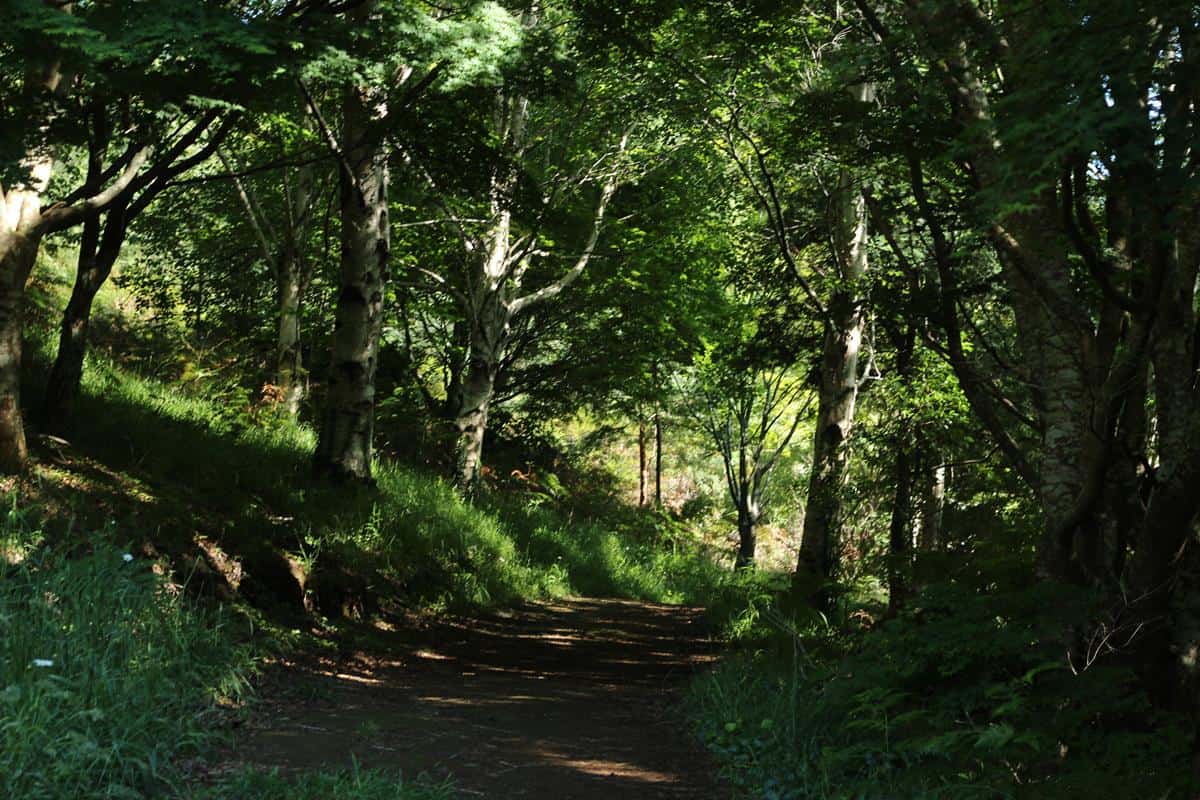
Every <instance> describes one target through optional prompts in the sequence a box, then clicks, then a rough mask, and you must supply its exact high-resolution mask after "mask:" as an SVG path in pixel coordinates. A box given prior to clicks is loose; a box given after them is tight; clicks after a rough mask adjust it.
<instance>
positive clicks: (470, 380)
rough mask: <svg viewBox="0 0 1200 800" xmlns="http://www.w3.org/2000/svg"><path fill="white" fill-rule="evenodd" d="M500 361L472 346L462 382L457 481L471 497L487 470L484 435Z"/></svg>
mask: <svg viewBox="0 0 1200 800" xmlns="http://www.w3.org/2000/svg"><path fill="white" fill-rule="evenodd" d="M496 368H497V365H496V363H495V362H494V361H493V360H492V359H491V358H489V357H488V355H487V354H486V353H480V352H477V351H475V349H474V348H472V354H471V357H470V360H469V364H468V365H467V375H466V379H465V380H464V381H463V383H462V405H461V406H460V407H459V410H458V413H457V415H456V416H455V420H454V424H455V426H456V427H457V428H458V445H457V448H456V450H457V452H456V453H455V457H456V458H455V460H456V465H457V466H456V468H457V473H456V483H457V485H458V489H459V491H460V492H462V493H463V494H464V495H466V496H467V497H473V496H474V495H475V494H476V493H477V492H478V491H479V483H480V479H481V477H482V470H483V437H484V434H485V433H486V432H487V423H488V411H489V410H490V408H491V402H492V395H493V393H494V392H495V388H496Z"/></svg>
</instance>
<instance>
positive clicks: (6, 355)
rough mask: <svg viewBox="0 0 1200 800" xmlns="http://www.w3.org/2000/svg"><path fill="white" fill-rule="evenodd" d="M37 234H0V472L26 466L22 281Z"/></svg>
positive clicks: (30, 267) (34, 251)
mask: <svg viewBox="0 0 1200 800" xmlns="http://www.w3.org/2000/svg"><path fill="white" fill-rule="evenodd" d="M40 238H41V236H40V234H38V233H34V234H33V235H29V236H25V235H22V234H21V233H14V234H9V235H2V234H0V247H3V249H2V250H0V472H4V473H15V472H20V471H21V470H23V469H24V468H25V461H26V459H27V458H28V456H29V449H28V446H27V445H26V442H25V424H24V421H23V419H22V417H21V330H22V321H23V312H24V308H23V306H24V301H25V281H26V280H27V279H28V278H29V273H30V272H31V271H32V270H33V265H34V262H35V261H36V260H37V252H38V245H39V244H40V241H39V240H40Z"/></svg>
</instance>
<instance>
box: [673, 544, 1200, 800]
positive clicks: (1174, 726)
mask: <svg viewBox="0 0 1200 800" xmlns="http://www.w3.org/2000/svg"><path fill="white" fill-rule="evenodd" d="M946 566H947V565H946V564H943V565H942V567H943V568H945V567H946ZM966 576H967V573H966V572H964V573H963V579H962V580H957V581H954V582H946V583H938V584H932V585H930V586H928V587H927V588H926V589H925V590H924V591H923V592H922V593H921V594H920V595H918V596H916V597H914V598H912V602H911V604H910V605H909V606H908V608H907V609H906V611H905V612H904V614H903V615H901V616H900V617H899V618H896V619H892V620H888V621H886V622H884V623H882V624H881V625H880V626H879V627H878V628H877V629H875V630H872V631H870V632H867V633H860V634H857V635H848V634H844V633H843V634H836V635H835V634H833V633H832V632H831V631H830V629H827V628H823V627H821V626H818V627H815V628H812V627H810V628H806V629H802V630H800V631H796V630H795V629H792V630H791V631H784V633H785V634H786V635H785V636H783V637H782V638H778V639H777V641H776V645H775V647H774V648H772V649H768V650H767V651H759V652H757V653H753V654H749V653H747V654H743V655H741V656H739V657H736V658H734V659H732V660H731V661H729V662H728V663H726V664H723V665H722V666H720V667H718V668H717V669H716V670H714V671H713V672H712V673H711V674H709V675H707V676H704V677H702V678H700V679H698V680H697V681H696V682H695V684H694V685H693V688H692V692H691V696H690V706H691V708H692V710H693V712H694V714H695V716H696V719H697V723H698V726H699V729H700V731H701V733H702V735H703V737H704V738H705V740H706V741H707V742H708V744H709V746H710V747H711V748H712V749H713V750H714V752H716V753H717V755H718V756H719V757H720V758H721V760H722V762H723V763H724V764H725V765H726V768H727V770H728V771H729V774H730V776H731V777H732V778H733V780H734V781H735V782H737V783H738V784H739V785H741V786H742V787H743V788H745V789H746V790H747V791H749V792H751V793H752V794H754V795H755V796H762V797H771V798H846V799H849V798H885V797H913V798H917V797H921V798H951V797H979V798H985V797H986V798H994V797H1012V798H1020V797H1063V798H1083V797H1094V796H1099V795H1104V796H1110V797H1154V798H1168V797H1183V796H1190V792H1191V791H1192V790H1194V789H1195V787H1194V786H1193V785H1192V784H1191V778H1190V776H1189V775H1188V774H1187V771H1186V770H1180V769H1179V764H1180V763H1183V762H1185V761H1186V758H1187V757H1188V756H1187V753H1188V752H1189V748H1190V745H1189V742H1188V740H1187V737H1186V736H1184V735H1183V731H1184V726H1183V725H1182V724H1181V722H1182V720H1181V719H1180V718H1179V717H1178V716H1176V715H1173V714H1171V713H1169V712H1165V711H1162V710H1161V709H1158V708H1155V707H1154V705H1153V704H1152V703H1151V702H1150V701H1149V698H1148V697H1147V695H1146V693H1145V690H1144V689H1143V688H1141V686H1140V683H1139V681H1138V678H1137V676H1136V674H1135V673H1134V671H1133V669H1132V668H1131V666H1130V664H1129V663H1128V662H1127V660H1126V658H1125V655H1124V654H1122V653H1121V652H1115V653H1113V652H1108V651H1107V650H1105V648H1104V646H1103V645H1100V644H1098V643H1099V641H1100V639H1099V638H1098V635H1103V633H1111V632H1112V631H1111V629H1109V630H1106V631H1103V632H1096V631H1080V632H1079V634H1078V635H1079V637H1080V640H1081V642H1085V643H1086V647H1084V648H1083V652H1084V653H1085V655H1083V656H1082V660H1080V657H1076V658H1075V659H1074V660H1071V659H1069V658H1066V657H1064V655H1063V649H1064V645H1063V643H1062V635H1063V633H1062V631H1063V623H1064V620H1069V619H1073V618H1077V611H1076V610H1075V609H1074V608H1073V605H1075V604H1078V603H1079V602H1080V598H1079V596H1078V595H1077V594H1075V593H1073V592H1064V591H1063V590H1062V588H1061V587H1055V586H1052V585H1046V584H1042V585H1039V586H1020V587H1014V586H1011V585H1006V586H1005V588H997V587H996V585H995V583H991V586H990V588H989V587H988V586H987V585H986V583H988V582H987V581H985V582H984V583H977V582H976V581H975V580H974V579H971V578H967V577H966ZM1073 612H1074V613H1073ZM780 620H782V618H781V617H776V622H777V624H778V623H779V622H780ZM1125 633H1128V631H1126V632H1125ZM1117 636H1118V637H1120V636H1121V633H1119V632H1118V633H1117ZM793 637H794V638H793ZM1122 641H1123V640H1122ZM1089 659H1090V660H1089Z"/></svg>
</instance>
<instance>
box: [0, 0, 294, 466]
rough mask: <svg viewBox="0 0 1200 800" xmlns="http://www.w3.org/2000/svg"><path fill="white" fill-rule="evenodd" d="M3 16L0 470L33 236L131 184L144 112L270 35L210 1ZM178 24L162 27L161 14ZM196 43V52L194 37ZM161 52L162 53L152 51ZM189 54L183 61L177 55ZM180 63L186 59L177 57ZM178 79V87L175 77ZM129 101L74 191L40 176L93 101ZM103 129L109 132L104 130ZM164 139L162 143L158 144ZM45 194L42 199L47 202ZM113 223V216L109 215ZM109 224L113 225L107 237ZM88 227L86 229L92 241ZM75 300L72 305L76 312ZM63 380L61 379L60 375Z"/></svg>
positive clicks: (5, 459) (97, 110)
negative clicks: (6, 123) (113, 135)
mask: <svg viewBox="0 0 1200 800" xmlns="http://www.w3.org/2000/svg"><path fill="white" fill-rule="evenodd" d="M4 16H5V18H6V19H7V20H9V21H10V24H9V27H8V29H7V31H6V37H5V41H4V43H3V47H0V70H2V72H3V79H2V80H0V91H3V97H2V98H0V103H3V104H4V106H5V107H6V108H7V110H10V111H12V112H13V119H14V120H15V121H16V124H15V125H12V126H10V127H8V128H7V129H6V131H5V135H4V140H3V142H2V143H0V146H2V147H3V151H4V153H5V158H4V162H3V163H4V170H3V175H2V176H0V199H2V200H3V206H4V210H5V213H4V215H3V220H4V221H3V223H2V225H3V227H2V228H0V468H3V469H4V470H7V471H14V470H19V469H21V468H22V466H23V465H24V462H25V458H26V454H27V449H26V442H25V428H24V421H23V419H22V416H21V409H20V381H19V374H20V362H21V332H22V322H21V305H22V300H23V295H24V288H25V282H26V280H27V278H28V277H29V274H30V272H31V271H32V269H33V266H34V263H35V261H36V258H37V253H38V249H39V247H40V245H41V242H42V240H43V238H44V237H45V236H47V235H49V234H52V233H55V232H58V231H62V230H66V229H67V228H71V227H74V226H77V225H81V224H84V223H85V222H86V221H87V220H89V219H94V218H95V216H96V215H97V214H99V213H101V212H103V211H105V210H106V209H109V208H110V207H112V206H114V205H116V204H120V203H125V202H126V201H127V200H128V197H129V192H130V189H131V187H132V186H133V185H134V182H135V181H136V180H138V178H139V176H141V175H143V173H144V170H145V169H147V168H148V166H149V163H150V157H151V155H152V153H153V152H154V151H155V149H156V145H157V146H158V147H159V149H162V146H163V145H162V143H161V141H160V140H161V139H162V138H163V136H162V135H161V131H159V130H158V128H157V126H156V122H157V120H156V116H155V114H156V112H157V110H159V109H161V108H163V107H164V106H166V105H167V104H169V103H170V102H172V101H179V100H182V99H183V98H185V97H188V96H193V97H196V96H202V95H203V94H204V92H206V91H208V92H212V93H217V92H220V91H221V90H222V88H223V87H224V86H225V85H227V83H228V81H229V79H230V77H231V75H232V74H234V73H236V72H239V71H241V70H242V69H243V68H247V67H248V65H249V64H251V63H253V62H254V61H255V60H256V59H260V58H262V57H264V56H269V55H272V54H273V52H274V51H273V48H272V43H271V38H270V37H269V36H266V35H265V34H264V31H263V28H262V26H261V25H260V24H259V23H258V22H257V21H253V20H252V21H246V20H245V19H243V18H241V17H240V16H239V15H238V13H237V9H234V8H230V7H228V6H227V5H224V4H218V3H210V2H204V3H197V4H191V5H187V4H179V3H173V2H170V1H169V0H163V2H156V3H147V4H141V5H138V6H136V7H131V6H127V5H124V4H110V3H97V4H88V5H86V6H82V7H79V8H75V7H74V6H73V5H62V4H57V3H43V2H36V1H35V0H17V1H15V2H12V3H10V4H8V5H7V6H6V7H5V9H4ZM173 16H175V17H177V18H183V19H187V20H188V21H189V23H190V24H188V25H175V24H172V25H162V24H160V23H161V21H162V20H163V19H171V18H173ZM200 42H204V46H205V48H206V49H205V51H204V52H203V53H201V52H198V50H197V45H198V44H199V43H200ZM164 54H169V55H167V56H164ZM189 55H194V56H195V57H196V58H195V61H194V62H191V61H188V56H189ZM184 62H186V65H185V63H184ZM185 72H186V73H187V80H188V81H189V82H190V83H189V85H188V86H187V91H186V92H185V91H183V89H184V80H183V75H184V73H185ZM125 97H136V98H138V100H137V102H136V103H130V104H128V105H126V106H125V107H126V108H127V109H128V110H129V112H130V113H129V114H128V115H127V117H126V119H125V120H124V122H125V123H126V124H123V125H122V126H121V127H120V130H121V134H122V135H121V137H120V140H119V141H112V142H109V141H108V134H107V132H106V131H107V123H106V122H103V121H100V122H99V123H98V124H96V125H93V126H92V132H93V134H95V135H96V136H97V137H98V138H97V139H96V142H95V146H94V150H93V154H92V155H93V160H96V159H106V158H107V159H108V161H107V163H105V164H104V166H103V168H102V169H101V168H100V167H99V164H97V165H96V168H95V169H92V170H91V171H90V172H91V174H90V182H87V181H85V182H84V183H83V184H82V185H80V186H78V187H76V188H74V189H62V188H61V187H58V186H56V185H55V184H54V183H53V182H52V180H51V179H52V177H54V173H55V167H56V165H59V164H61V163H62V160H63V158H64V156H66V155H67V152H66V151H67V148H68V147H69V146H70V145H72V144H74V143H76V142H79V141H81V140H84V139H86V136H85V135H84V134H83V131H85V130H86V128H87V125H88V122H89V121H92V122H95V121H96V120H97V119H99V118H98V117H97V114H100V115H101V116H103V114H102V113H101V106H102V105H103V104H105V103H108V102H113V101H116V103H117V105H118V106H120V105H121V100H120V99H121V98H125ZM113 130H116V128H115V126H114V128H113ZM168 147H169V146H168ZM52 197H53V198H55V199H51V198H52ZM114 219H115V218H114ZM119 227H120V226H119V225H115V226H114V228H113V230H114V234H115V231H116V230H117V228H119ZM95 231H96V228H95V227H94V226H93V229H92V230H91V231H89V237H88V239H89V241H91V240H94V239H95V238H96V236H95ZM78 308H79V306H78V305H77V306H76V309H77V310H78ZM66 382H67V383H70V380H69V376H68V377H67V380H66Z"/></svg>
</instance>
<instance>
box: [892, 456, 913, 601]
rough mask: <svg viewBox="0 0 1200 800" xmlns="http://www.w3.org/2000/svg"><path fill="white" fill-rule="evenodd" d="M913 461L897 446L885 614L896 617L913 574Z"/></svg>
mask: <svg viewBox="0 0 1200 800" xmlns="http://www.w3.org/2000/svg"><path fill="white" fill-rule="evenodd" d="M912 462H913V458H912V453H911V452H910V450H909V448H908V447H907V446H905V445H904V444H903V443H899V442H897V444H896V464H895V470H896V473H895V481H896V491H895V494H894V495H893V497H892V519H891V524H890V526H889V528H888V574H887V576H888V613H890V614H895V613H896V612H898V611H899V610H900V608H901V607H902V606H903V605H904V599H905V597H906V596H907V595H908V582H909V578H910V575H911V572H912V536H913V502H912V484H913V474H912V473H913V463H912Z"/></svg>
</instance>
